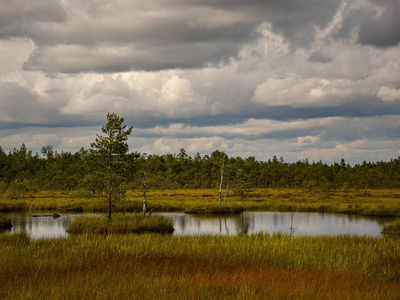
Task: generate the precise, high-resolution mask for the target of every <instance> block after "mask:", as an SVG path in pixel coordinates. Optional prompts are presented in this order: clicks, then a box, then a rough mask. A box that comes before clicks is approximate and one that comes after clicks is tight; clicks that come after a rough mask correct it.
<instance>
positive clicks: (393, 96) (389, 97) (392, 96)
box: [377, 86, 400, 102]
mask: <svg viewBox="0 0 400 300" xmlns="http://www.w3.org/2000/svg"><path fill="white" fill-rule="evenodd" d="M377 96H378V97H379V98H381V99H382V100H383V101H385V102H392V101H399V100H400V89H398V90H397V89H393V88H391V87H388V86H381V87H380V89H379V91H378V94H377Z"/></svg>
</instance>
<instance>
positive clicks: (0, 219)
mask: <svg viewBox="0 0 400 300" xmlns="http://www.w3.org/2000/svg"><path fill="white" fill-rule="evenodd" d="M11 227H12V223H11V218H10V217H9V216H5V215H2V214H0V230H2V229H10V228H11Z"/></svg>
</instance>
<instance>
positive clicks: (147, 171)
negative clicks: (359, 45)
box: [0, 144, 400, 198]
mask: <svg viewBox="0 0 400 300" xmlns="http://www.w3.org/2000/svg"><path fill="white" fill-rule="evenodd" d="M89 158H90V151H88V150H85V149H83V148H81V149H80V150H79V151H78V152H76V153H70V152H61V153H59V152H57V151H54V150H53V147H52V146H45V147H43V148H42V149H41V154H39V153H36V154H33V153H32V151H31V150H28V149H27V148H26V147H25V145H24V144H22V145H21V147H20V148H19V149H14V150H12V151H9V152H8V153H7V152H5V151H4V150H3V149H2V148H1V147H0V193H1V194H3V196H4V195H5V196H7V197H9V198H20V197H21V196H23V195H24V193H27V192H37V191H41V190H59V191H63V190H68V191H73V192H76V193H83V194H84V193H87V195H89V196H90V195H96V194H99V193H100V192H101V191H102V189H103V188H104V186H101V185H102V184H103V183H102V182H101V181H99V180H97V177H96V174H95V173H94V172H93V170H92V169H91V168H90V164H88V163H87V161H89V160H90V159H89ZM125 159H126V160H127V161H128V164H126V165H127V167H126V170H124V176H123V178H124V180H123V187H124V188H125V189H141V188H143V182H144V178H145V177H146V183H147V188H149V189H172V190H175V189H182V188H188V189H203V188H218V187H219V186H220V185H221V186H222V189H223V190H225V189H226V188H229V189H232V190H235V189H236V190H241V191H244V190H251V189H252V188H306V189H309V190H310V191H313V190H322V191H329V190H335V189H342V190H345V189H350V188H351V189H383V188H391V189H392V188H393V189H395V188H400V157H398V158H397V159H391V160H390V161H387V162H384V161H380V162H366V161H364V162H363V163H362V164H356V165H354V166H350V165H349V164H348V163H346V162H345V160H344V159H342V160H341V161H340V162H338V163H336V162H335V163H333V164H331V165H328V164H326V163H323V162H321V161H319V162H309V161H308V160H307V159H306V160H301V161H297V162H294V163H288V162H285V161H284V160H283V158H277V157H276V156H274V157H272V158H271V159H270V160H268V161H258V160H256V159H255V158H254V157H252V156H250V157H247V158H241V157H228V156H227V155H226V154H225V153H224V152H221V151H218V150H216V151H214V152H212V153H211V154H210V155H204V156H201V155H200V154H196V155H194V156H190V155H188V154H187V153H186V151H185V150H184V149H181V150H180V152H179V153H178V154H169V153H168V154H164V155H155V154H151V155H146V154H140V153H137V152H135V153H130V154H128V155H127V156H126V157H125ZM221 179H222V184H221Z"/></svg>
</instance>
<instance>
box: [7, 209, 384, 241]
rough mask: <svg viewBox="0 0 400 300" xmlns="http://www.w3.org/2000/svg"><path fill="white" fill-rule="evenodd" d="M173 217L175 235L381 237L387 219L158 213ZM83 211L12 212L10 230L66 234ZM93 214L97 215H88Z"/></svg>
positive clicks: (36, 235) (33, 234) (44, 235)
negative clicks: (59, 213) (58, 214)
mask: <svg viewBox="0 0 400 300" xmlns="http://www.w3.org/2000/svg"><path fill="white" fill-rule="evenodd" d="M157 214H158V215H164V216H165V217H168V218H170V219H171V220H172V222H173V226H174V228H175V232H174V234H181V235H196V234H223V235H235V234H251V233H257V232H268V233H270V234H273V233H278V232H284V233H287V234H289V233H290V230H291V229H290V228H291V227H292V228H293V231H294V235H308V236H318V235H331V236H334V235H358V236H361V235H368V236H373V237H380V236H381V233H380V232H381V231H382V228H383V226H384V225H385V224H387V223H389V222H390V220H388V219H378V218H367V217H361V216H353V215H338V214H321V213H300V212H299V213H294V214H293V213H289V212H243V213H241V214H235V215H218V216H213V215H190V214H185V213H157ZM82 215H83V214H63V215H62V216H61V217H60V218H57V219H54V218H53V217H52V216H30V215H17V214H13V215H11V220H12V223H13V227H12V228H11V230H9V232H17V231H21V230H25V231H26V232H27V233H28V235H29V236H31V238H34V239H39V238H47V237H66V236H67V235H68V234H67V233H66V232H65V231H66V229H67V228H68V226H69V224H70V223H71V221H72V220H73V219H75V218H77V217H79V216H82ZM86 215H94V214H86Z"/></svg>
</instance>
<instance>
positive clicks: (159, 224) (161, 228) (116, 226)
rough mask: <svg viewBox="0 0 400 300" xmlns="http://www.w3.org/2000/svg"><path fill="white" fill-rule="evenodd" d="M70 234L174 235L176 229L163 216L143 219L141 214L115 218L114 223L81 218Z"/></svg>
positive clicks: (69, 231)
mask: <svg viewBox="0 0 400 300" xmlns="http://www.w3.org/2000/svg"><path fill="white" fill-rule="evenodd" d="M67 232H68V233H71V234H77V233H100V234H109V233H123V234H127V233H172V232H174V227H173V226H172V222H171V220H170V219H167V218H165V217H162V216H151V217H143V216H141V215H139V214H137V215H133V216H132V215H129V216H121V215H117V216H113V218H112V221H111V222H110V221H108V220H107V219H106V218H104V217H100V216H98V217H80V218H78V219H75V220H74V221H73V222H72V223H71V225H70V226H69V228H68V230H67Z"/></svg>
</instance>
